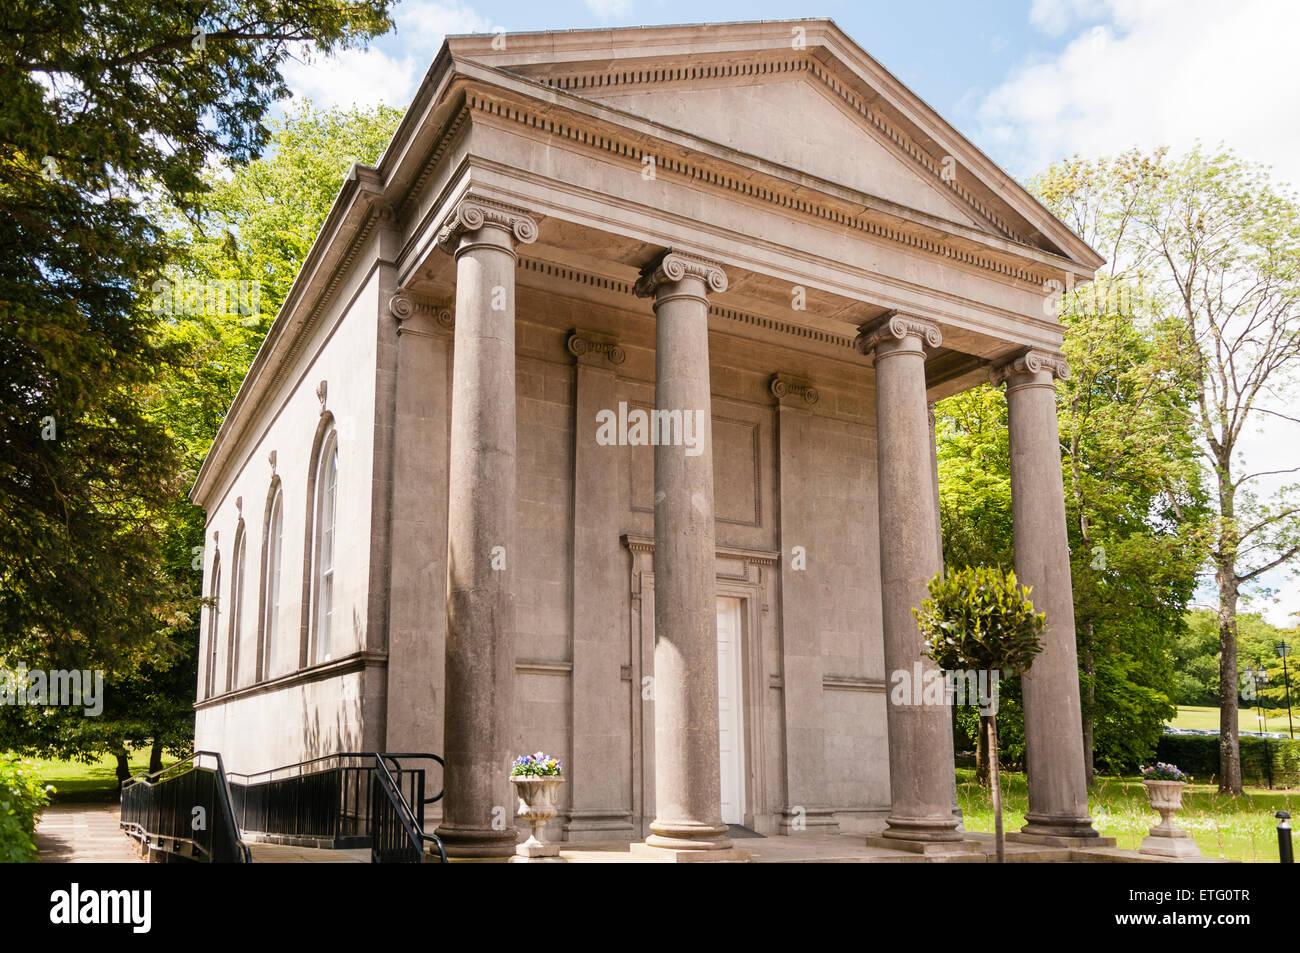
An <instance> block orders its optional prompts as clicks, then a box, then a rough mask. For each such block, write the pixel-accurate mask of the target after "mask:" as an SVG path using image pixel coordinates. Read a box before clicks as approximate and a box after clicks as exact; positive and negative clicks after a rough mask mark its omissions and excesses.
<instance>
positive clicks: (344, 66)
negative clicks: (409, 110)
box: [284, 48, 417, 107]
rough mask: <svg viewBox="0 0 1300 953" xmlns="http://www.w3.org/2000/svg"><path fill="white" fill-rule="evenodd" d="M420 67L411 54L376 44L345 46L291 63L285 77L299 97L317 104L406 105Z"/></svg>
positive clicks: (296, 96)
mask: <svg viewBox="0 0 1300 953" xmlns="http://www.w3.org/2000/svg"><path fill="white" fill-rule="evenodd" d="M416 69H417V67H416V65H415V63H414V62H413V61H412V60H411V58H410V57H409V56H404V57H401V58H394V57H391V56H389V55H388V54H387V53H385V52H384V51H382V50H378V49H374V48H371V49H367V50H343V51H342V52H340V53H336V54H335V55H333V56H329V57H323V56H320V55H319V54H317V55H314V56H312V57H311V58H310V59H307V60H305V61H303V62H294V63H288V64H286V65H285V67H284V79H285V82H286V83H287V84H288V86H289V88H290V89H291V90H293V94H294V98H295V99H310V100H311V101H312V102H313V103H314V104H315V105H317V106H322V107H331V106H352V105H360V106H370V105H374V104H376V103H386V104H388V105H390V106H405V105H406V104H407V103H408V102H409V101H410V98H411V96H412V94H413V93H414V91H415V80H416Z"/></svg>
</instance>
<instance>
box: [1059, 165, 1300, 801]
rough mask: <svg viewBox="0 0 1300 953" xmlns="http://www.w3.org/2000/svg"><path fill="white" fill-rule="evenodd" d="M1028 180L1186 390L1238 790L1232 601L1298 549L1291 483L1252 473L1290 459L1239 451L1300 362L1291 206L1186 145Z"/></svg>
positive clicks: (1264, 176) (1283, 416)
mask: <svg viewBox="0 0 1300 953" xmlns="http://www.w3.org/2000/svg"><path fill="white" fill-rule="evenodd" d="M1038 188H1039V191H1040V192H1041V193H1043V194H1044V195H1045V197H1046V199H1047V201H1048V204H1049V206H1050V205H1053V199H1054V198H1055V199H1056V204H1055V206H1054V207H1055V209H1056V210H1057V211H1058V213H1060V212H1062V211H1063V210H1064V211H1066V212H1067V214H1068V215H1072V216H1073V218H1072V219H1067V220H1068V221H1070V223H1071V224H1074V225H1075V226H1076V227H1085V228H1086V227H1093V228H1094V230H1095V233H1096V235H1097V236H1100V239H1098V240H1099V242H1100V244H1101V247H1102V248H1103V250H1104V251H1105V253H1106V254H1107V256H1108V258H1109V259H1110V261H1111V263H1112V264H1111V269H1112V271H1111V275H1112V276H1114V277H1120V278H1123V279H1125V280H1127V281H1129V282H1131V283H1133V284H1134V286H1135V287H1137V288H1138V289H1139V290H1140V291H1141V292H1142V297H1143V298H1144V299H1145V300H1146V301H1147V302H1148V303H1149V308H1148V310H1149V311H1150V313H1151V314H1152V315H1154V316H1155V317H1157V318H1161V319H1164V320H1167V321H1168V322H1171V323H1172V326H1173V328H1174V329H1175V330H1174V333H1175V341H1176V348H1175V349H1174V350H1173V351H1172V352H1170V353H1169V360H1170V363H1171V367H1174V366H1176V368H1177V370H1176V374H1177V377H1178V378H1180V379H1181V380H1183V381H1185V384H1186V386H1187V387H1189V388H1190V393H1191V395H1192V399H1191V401H1190V402H1189V408H1188V409H1189V412H1190V414H1189V416H1190V422H1191V423H1192V425H1193V426H1194V428H1195V435H1196V438H1197V444H1196V449H1197V451H1198V452H1199V454H1200V457H1201V461H1202V463H1203V464H1204V467H1205V470H1206V473H1207V474H1208V483H1209V485H1210V487H1211V490H1210V496H1211V498H1212V520H1211V521H1210V525H1209V528H1208V536H1209V538H1210V552H1209V562H1210V565H1211V567H1212V569H1213V572H1214V578H1215V584H1216V587H1217V589H1218V592H1219V666H1220V673H1219V691H1220V698H1219V710H1220V733H1219V742H1220V761H1221V763H1222V765H1223V769H1222V771H1221V773H1220V782H1219V783H1220V789H1221V790H1222V791H1224V792H1226V793H1233V794H1240V793H1241V790H1242V788H1241V770H1240V757H1239V752H1238V745H1237V707H1238V702H1237V691H1238V688H1237V686H1238V666H1237V637H1236V627H1237V616H1238V601H1239V598H1240V595H1241V593H1242V591H1243V590H1249V589H1250V588H1251V587H1254V586H1257V585H1258V583H1259V579H1260V577H1261V576H1262V575H1263V574H1264V573H1267V572H1269V571H1270V570H1273V569H1276V568H1279V567H1283V566H1285V565H1287V564H1288V563H1290V562H1292V561H1293V560H1294V559H1295V558H1296V557H1297V555H1300V486H1291V487H1284V488H1282V489H1281V490H1279V491H1277V492H1276V493H1274V494H1273V495H1272V496H1271V497H1268V498H1265V497H1263V496H1262V495H1261V493H1260V490H1259V487H1260V486H1261V484H1260V482H1259V481H1260V480H1261V478H1264V477H1270V476H1274V477H1276V476H1281V475H1284V474H1290V473H1296V472H1300V467H1294V468H1286V469H1283V470H1282V471H1280V472H1276V471H1264V472H1261V471H1260V470H1258V469H1255V470H1251V469H1250V468H1248V467H1246V465H1245V464H1244V463H1243V462H1242V461H1241V459H1240V454H1239V449H1240V442H1241V439H1242V435H1243V433H1244V432H1245V428H1246V427H1248V426H1251V427H1254V426H1257V425H1258V424H1259V423H1260V422H1261V420H1263V419H1268V420H1270V421H1272V422H1273V423H1275V424H1276V425H1277V426H1280V427H1286V426H1287V425H1288V424H1297V423H1300V417H1297V416H1295V415H1294V413H1292V412H1290V408H1289V407H1288V405H1287V403H1286V398H1285V394H1286V392H1287V389H1288V388H1289V387H1291V386H1293V385H1294V383H1295V381H1296V373H1297V371H1298V370H1300V202H1297V199H1296V197H1295V195H1294V193H1292V192H1290V191H1288V190H1286V189H1284V188H1281V187H1279V186H1277V185H1275V184H1274V183H1273V182H1271V181H1270V179H1269V176H1268V172H1267V170H1266V169H1265V168H1264V167H1262V166H1258V165H1254V164H1252V163H1249V162H1245V161H1243V160H1242V159H1240V158H1238V157H1237V156H1236V155H1234V154H1233V153H1232V152H1230V151H1224V150H1221V151H1219V152H1217V153H1208V152H1205V151H1203V150H1202V149H1200V148H1199V147H1198V148H1196V149H1193V150H1192V151H1191V152H1189V153H1187V154H1186V155H1183V156H1181V157H1176V158H1175V157H1171V156H1170V155H1169V154H1168V152H1167V151H1166V150H1158V151H1156V152H1155V153H1153V154H1152V155H1149V156H1148V155H1142V154H1140V153H1138V152H1130V153H1127V154H1125V155H1122V156H1119V157H1117V158H1115V159H1113V160H1109V161H1101V162H1097V163H1082V162H1079V161H1078V160H1075V161H1073V162H1067V163H1064V164H1062V166H1061V167H1059V168H1057V169H1056V170H1053V171H1052V172H1050V173H1049V174H1048V175H1047V176H1045V177H1044V180H1043V181H1040V183H1039V184H1038ZM1172 515H1173V517H1174V518H1177V519H1180V520H1182V519H1184V518H1185V517H1186V516H1187V515H1188V514H1185V513H1184V514H1179V513H1177V512H1172ZM1202 521H1203V518H1202V517H1200V516H1196V515H1193V516H1192V517H1191V522H1192V523H1197V522H1202Z"/></svg>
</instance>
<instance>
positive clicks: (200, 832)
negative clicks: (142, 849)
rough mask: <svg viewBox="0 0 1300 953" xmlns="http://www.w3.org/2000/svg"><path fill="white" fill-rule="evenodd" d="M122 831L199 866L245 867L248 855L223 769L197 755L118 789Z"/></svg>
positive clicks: (215, 759) (212, 758) (211, 754)
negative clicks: (237, 865)
mask: <svg viewBox="0 0 1300 953" xmlns="http://www.w3.org/2000/svg"><path fill="white" fill-rule="evenodd" d="M121 825H122V829H123V830H125V831H126V832H127V833H128V834H130V835H131V836H132V837H136V838H139V839H140V840H141V842H142V844H144V845H147V846H148V847H150V848H152V849H155V850H161V851H166V852H167V853H170V854H173V855H176V856H179V857H185V858H188V859H190V860H196V861H200V862H204V863H218V864H230V863H234V864H241V863H242V864H247V863H251V861H252V856H251V854H250V853H249V850H248V845H246V844H245V843H244V842H243V840H242V839H241V838H240V834H239V825H238V824H237V823H236V822H235V814H234V808H233V805H232V803H231V798H230V788H229V786H228V784H227V780H226V773H225V768H224V766H223V765H222V763H221V755H219V754H217V753H216V752H215V751H198V752H195V753H194V754H193V755H191V756H190V757H189V758H186V759H185V760H184V761H179V762H177V763H176V764H173V765H171V766H170V767H168V768H164V769H163V770H161V771H157V772H154V773H153V774H145V775H139V776H137V777H134V778H130V779H128V780H127V781H126V782H125V783H124V784H123V785H122V820H121Z"/></svg>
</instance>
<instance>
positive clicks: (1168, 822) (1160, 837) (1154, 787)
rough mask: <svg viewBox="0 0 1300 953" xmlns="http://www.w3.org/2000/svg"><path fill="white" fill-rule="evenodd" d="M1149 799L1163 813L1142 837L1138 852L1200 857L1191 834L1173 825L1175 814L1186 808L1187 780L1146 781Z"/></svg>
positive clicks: (1145, 786) (1163, 855) (1161, 855)
mask: <svg viewBox="0 0 1300 953" xmlns="http://www.w3.org/2000/svg"><path fill="white" fill-rule="evenodd" d="M1142 786H1143V787H1144V788H1146V790H1147V800H1149V801H1150V802H1151V807H1152V808H1154V809H1155V810H1157V811H1159V812H1160V823H1159V824H1157V825H1156V826H1155V827H1153V828H1151V832H1150V833H1149V834H1148V835H1147V836H1146V837H1145V838H1143V840H1142V846H1141V847H1140V848H1138V852H1139V853H1142V854H1156V855H1158V856H1160V857H1199V856H1200V855H1201V852H1200V850H1199V849H1198V848H1197V846H1196V841H1194V840H1192V835H1191V834H1189V833H1187V831H1185V830H1182V829H1181V828H1179V827H1177V826H1176V825H1175V824H1174V815H1175V814H1177V813H1178V812H1179V811H1181V810H1182V809H1183V789H1184V788H1186V787H1187V783H1186V782H1184V781H1143V782H1142Z"/></svg>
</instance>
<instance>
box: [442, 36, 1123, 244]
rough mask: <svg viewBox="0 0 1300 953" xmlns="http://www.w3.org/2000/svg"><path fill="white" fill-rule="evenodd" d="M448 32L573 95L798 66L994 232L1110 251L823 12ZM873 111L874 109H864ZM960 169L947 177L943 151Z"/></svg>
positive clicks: (473, 56) (469, 49)
mask: <svg viewBox="0 0 1300 953" xmlns="http://www.w3.org/2000/svg"><path fill="white" fill-rule="evenodd" d="M499 39H500V37H498V36H492V35H467V36H457V37H450V38H449V39H448V45H447V47H445V50H446V51H447V52H448V53H449V55H450V56H451V57H452V58H453V59H455V60H458V61H461V62H466V61H474V62H476V63H480V64H483V65H486V66H489V67H492V68H495V69H499V70H502V71H507V72H510V73H512V74H514V75H517V76H520V77H526V78H528V79H530V80H531V81H533V82H537V83H546V84H549V85H551V86H553V87H554V88H557V89H560V88H565V89H567V90H569V91H571V92H574V93H576V94H578V95H582V91H583V90H584V89H586V90H587V91H588V94H590V93H591V92H592V91H593V90H597V89H600V88H609V86H610V85H614V86H617V85H621V84H633V85H638V84H665V83H673V82H696V83H705V84H708V83H718V82H726V81H728V77H735V78H736V80H735V81H739V82H749V83H753V82H754V80H755V78H756V77H759V76H761V75H762V73H763V72H764V71H773V70H775V71H776V72H782V71H785V70H789V69H790V68H791V66H792V65H797V66H798V70H797V72H796V74H795V75H805V74H806V75H808V76H809V77H810V78H811V79H812V80H813V81H814V82H816V83H817V84H818V86H820V87H822V88H823V89H825V91H826V92H827V94H828V95H831V96H835V97H838V98H839V99H840V100H841V101H842V102H843V106H844V108H845V109H846V110H850V111H852V112H854V113H857V114H858V115H859V116H860V117H861V118H862V121H863V123H864V124H868V125H869V126H870V127H871V128H872V129H874V130H875V131H876V134H877V135H878V136H883V137H887V138H888V139H890V140H893V142H894V143H895V145H896V147H897V148H899V149H902V150H903V152H904V153H910V156H909V158H910V161H912V162H914V163H916V164H917V165H918V167H919V168H922V169H925V172H926V174H927V175H929V176H930V177H931V178H932V179H933V177H934V176H939V177H940V181H939V185H940V186H942V187H943V189H944V190H945V191H946V192H947V193H948V194H949V195H950V197H952V198H953V199H954V200H956V201H960V203H961V205H960V207H965V208H970V209H971V210H972V213H973V214H975V215H976V216H977V219H978V220H979V221H982V222H987V223H989V227H990V228H991V229H992V230H993V231H994V232H995V233H996V234H1001V235H1005V236H1008V237H1012V238H1013V240H1015V241H1021V242H1025V243H1027V244H1029V245H1032V246H1035V247H1040V248H1043V249H1044V250H1047V251H1050V252H1052V253H1054V254H1056V255H1058V256H1059V257H1062V258H1065V259H1067V260H1069V261H1071V262H1072V263H1074V264H1075V265H1076V266H1082V268H1085V269H1091V270H1095V269H1096V268H1098V267H1100V266H1101V265H1102V264H1103V263H1104V259H1103V258H1102V257H1101V256H1100V255H1098V254H1097V252H1096V251H1095V250H1093V249H1092V248H1090V247H1089V246H1088V245H1087V243H1085V242H1084V241H1083V240H1082V239H1080V238H1079V237H1078V236H1077V235H1075V234H1074V233H1073V232H1071V231H1070V229H1069V228H1067V227H1066V226H1065V225H1064V224H1063V223H1061V222H1060V221H1059V220H1058V219H1056V218H1055V217H1054V216H1053V215H1052V214H1051V212H1049V211H1048V210H1047V209H1046V208H1044V207H1043V206H1042V204H1041V203H1040V202H1039V201H1038V200H1037V199H1036V198H1034V197H1033V196H1032V195H1031V194H1029V193H1028V192H1027V191H1026V190H1025V189H1024V188H1023V187H1022V186H1021V185H1020V184H1019V183H1018V182H1016V181H1015V179H1013V178H1012V177H1011V176H1009V175H1008V174H1007V173H1006V172H1005V171H1003V170H1002V169H1001V168H999V167H998V166H997V165H996V164H995V163H993V162H992V161H991V160H990V159H989V158H988V157H987V156H986V155H984V153H983V152H982V151H980V149H979V148H977V147H976V146H975V145H973V144H972V143H971V142H970V141H969V140H967V139H966V138H965V137H964V136H962V135H961V133H959V132H958V131H957V130H956V129H954V128H953V127H952V126H951V125H949V124H948V123H947V122H946V121H945V120H944V119H943V118H942V117H941V116H940V115H939V114H938V113H936V112H935V111H934V110H933V109H932V108H931V107H930V106H929V105H928V104H926V103H925V102H924V101H923V100H922V99H921V98H920V97H918V96H917V95H916V94H915V93H913V92H912V91H911V90H910V89H908V88H907V87H906V86H905V85H904V84H903V83H901V82H900V81H899V80H898V79H897V78H896V77H895V76H894V75H893V74H892V73H890V72H889V71H888V70H887V69H885V67H884V66H882V65H881V64H880V63H879V62H877V61H876V60H875V59H874V58H873V57H871V56H870V55H869V54H868V53H867V52H866V51H865V50H864V49H863V48H862V47H861V46H859V45H858V44H857V43H856V42H855V41H854V40H853V39H852V38H851V37H849V36H848V35H847V34H845V33H844V32H843V31H842V30H841V29H840V28H839V26H837V25H836V24H835V22H834V21H833V20H830V19H828V18H824V17H819V18H803V19H792V20H764V21H749V22H733V23H715V24H686V25H670V26H652V27H627V28H601V29H594V30H565V31H539V32H535V33H510V34H508V35H507V37H506V42H505V43H504V44H503V43H500V42H498V40H499ZM868 114H869V115H868ZM944 159H948V160H949V161H950V163H951V162H955V163H956V165H957V166H958V167H959V174H958V175H957V177H956V178H955V179H954V178H951V177H949V178H944V177H943V173H944V169H943V164H942V163H943V160H944Z"/></svg>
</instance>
